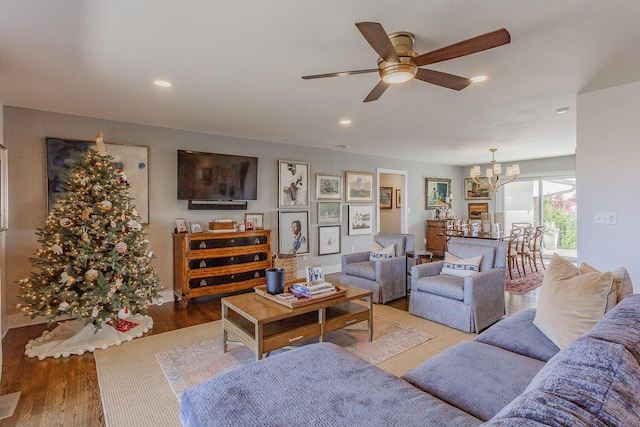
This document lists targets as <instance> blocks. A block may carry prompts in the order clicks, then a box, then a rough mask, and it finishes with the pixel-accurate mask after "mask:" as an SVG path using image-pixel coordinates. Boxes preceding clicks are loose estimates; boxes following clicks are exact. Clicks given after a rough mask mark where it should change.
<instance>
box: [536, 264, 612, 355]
mask: <svg viewBox="0 0 640 427" xmlns="http://www.w3.org/2000/svg"><path fill="white" fill-rule="evenodd" d="M612 286H613V275H612V274H611V273H585V274H580V270H579V269H577V268H576V267H575V266H574V265H573V264H571V263H570V262H569V261H567V260H565V259H564V258H562V257H561V256H559V255H558V254H554V255H553V257H552V259H551V262H550V263H549V267H548V268H547V271H546V273H545V275H544V279H543V281H542V286H541V288H540V296H539V298H538V306H537V310H536V315H535V318H534V320H533V323H534V325H536V326H537V327H538V328H539V329H540V330H541V331H542V332H543V333H544V334H545V335H546V336H547V337H548V338H549V339H550V340H551V341H553V343H554V344H555V345H557V346H558V347H559V348H560V349H563V348H565V347H566V346H568V345H569V344H571V342H573V340H575V339H576V338H578V337H579V336H581V335H584V334H585V333H586V332H587V331H588V330H589V329H591V328H592V327H593V325H595V324H596V322H598V320H600V319H601V318H602V316H604V313H605V308H606V305H607V295H608V294H609V291H610V290H611V287H612Z"/></svg>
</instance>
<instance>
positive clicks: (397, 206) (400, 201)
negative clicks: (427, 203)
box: [396, 188, 402, 209]
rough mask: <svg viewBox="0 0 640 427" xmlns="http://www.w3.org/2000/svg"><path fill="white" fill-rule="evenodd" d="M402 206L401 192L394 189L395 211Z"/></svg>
mask: <svg viewBox="0 0 640 427" xmlns="http://www.w3.org/2000/svg"><path fill="white" fill-rule="evenodd" d="M401 206H402V190H401V189H399V188H398V189H396V209H398V208H400V207H401Z"/></svg>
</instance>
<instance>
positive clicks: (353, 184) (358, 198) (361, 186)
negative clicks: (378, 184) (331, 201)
mask: <svg viewBox="0 0 640 427" xmlns="http://www.w3.org/2000/svg"><path fill="white" fill-rule="evenodd" d="M345 185H346V187H347V189H346V192H345V201H346V202H347V203H349V202H362V203H373V200H374V199H373V174H372V173H367V172H345Z"/></svg>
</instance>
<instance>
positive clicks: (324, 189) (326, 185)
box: [316, 173, 342, 200]
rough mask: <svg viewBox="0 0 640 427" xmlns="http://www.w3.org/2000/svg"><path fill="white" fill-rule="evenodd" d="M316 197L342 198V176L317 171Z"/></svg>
mask: <svg viewBox="0 0 640 427" xmlns="http://www.w3.org/2000/svg"><path fill="white" fill-rule="evenodd" d="M316 199H318V200H342V177H341V176H340V175H326V174H321V173H317V174H316Z"/></svg>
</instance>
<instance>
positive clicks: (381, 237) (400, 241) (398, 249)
mask: <svg viewBox="0 0 640 427" xmlns="http://www.w3.org/2000/svg"><path fill="white" fill-rule="evenodd" d="M405 240H406V239H405V236H403V235H402V234H392V233H388V234H376V235H375V236H373V241H374V242H377V243H379V244H380V245H382V247H385V248H386V247H388V246H390V245H395V246H394V248H395V256H402V255H404V254H405V250H406V249H405ZM411 250H413V249H411Z"/></svg>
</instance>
